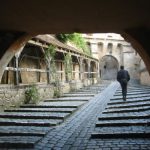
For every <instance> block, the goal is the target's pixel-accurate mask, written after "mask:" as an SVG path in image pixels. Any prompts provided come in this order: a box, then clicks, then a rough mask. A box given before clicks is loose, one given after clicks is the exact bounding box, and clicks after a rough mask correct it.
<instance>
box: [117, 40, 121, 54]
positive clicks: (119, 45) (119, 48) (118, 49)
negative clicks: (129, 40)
mask: <svg viewBox="0 0 150 150" xmlns="http://www.w3.org/2000/svg"><path fill="white" fill-rule="evenodd" d="M117 51H119V55H120V56H121V55H122V44H120V43H119V44H118V45H117Z"/></svg>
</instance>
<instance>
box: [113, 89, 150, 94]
mask: <svg viewBox="0 0 150 150" xmlns="http://www.w3.org/2000/svg"><path fill="white" fill-rule="evenodd" d="M132 92H133V93H134V92H150V89H132V90H129V89H128V93H132ZM115 94H122V91H121V90H117V91H116V93H115Z"/></svg>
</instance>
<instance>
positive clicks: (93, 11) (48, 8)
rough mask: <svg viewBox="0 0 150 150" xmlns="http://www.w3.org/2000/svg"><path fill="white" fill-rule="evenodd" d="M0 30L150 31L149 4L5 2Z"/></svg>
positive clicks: (117, 0)
mask: <svg viewBox="0 0 150 150" xmlns="http://www.w3.org/2000/svg"><path fill="white" fill-rule="evenodd" d="M0 22H1V23H0V30H1V31H5V30H6V31H21V32H27V33H35V34H44V33H59V32H60V33H62V32H65V33H68V32H82V33H94V32H122V31H124V30H126V29H130V28H131V29H132V28H138V27H144V28H148V29H149V28H150V1H149V0H124V1H121V0H92V1H87V0H74V1H73V0H62V1H61V0H55V1H52V0H23V1H20V0H4V1H2V2H1V4H0Z"/></svg>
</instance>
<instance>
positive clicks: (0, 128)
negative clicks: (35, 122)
mask: <svg viewBox="0 0 150 150" xmlns="http://www.w3.org/2000/svg"><path fill="white" fill-rule="evenodd" d="M50 129H52V128H50V127H42V128H41V127H36V126H33V127H30V128H29V127H28V126H17V127H16V126H11V125H8V126H0V133H4V132H6V133H21V132H22V133H35V134H36V133H37V134H38V133H39V134H40V135H42V136H43V133H44V134H46V133H47V132H48V130H50Z"/></svg>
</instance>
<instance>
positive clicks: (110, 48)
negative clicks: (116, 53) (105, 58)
mask: <svg viewBox="0 0 150 150" xmlns="http://www.w3.org/2000/svg"><path fill="white" fill-rule="evenodd" d="M112 48H113V44H112V43H108V46H107V51H108V53H109V54H112Z"/></svg>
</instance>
